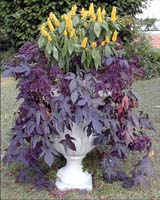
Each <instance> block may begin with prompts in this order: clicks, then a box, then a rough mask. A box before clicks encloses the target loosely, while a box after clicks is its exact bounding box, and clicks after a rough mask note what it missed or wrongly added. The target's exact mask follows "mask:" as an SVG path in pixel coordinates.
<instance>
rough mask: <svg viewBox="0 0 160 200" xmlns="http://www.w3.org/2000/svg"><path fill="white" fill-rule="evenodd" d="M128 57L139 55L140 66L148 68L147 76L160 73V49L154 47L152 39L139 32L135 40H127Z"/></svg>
mask: <svg viewBox="0 0 160 200" xmlns="http://www.w3.org/2000/svg"><path fill="white" fill-rule="evenodd" d="M125 49H126V57H127V58H129V57H132V56H133V55H138V57H139V59H140V67H144V68H145V69H146V78H151V77H153V76H158V75H160V50H158V49H153V48H152V46H151V44H150V40H149V39H148V38H146V37H145V35H144V34H142V33H139V34H137V37H135V38H134V40H132V41H131V40H126V41H125Z"/></svg>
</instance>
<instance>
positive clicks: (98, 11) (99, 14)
mask: <svg viewBox="0 0 160 200" xmlns="http://www.w3.org/2000/svg"><path fill="white" fill-rule="evenodd" d="M97 21H98V23H99V24H102V21H103V20H102V14H101V8H100V7H99V8H98V10H97Z"/></svg>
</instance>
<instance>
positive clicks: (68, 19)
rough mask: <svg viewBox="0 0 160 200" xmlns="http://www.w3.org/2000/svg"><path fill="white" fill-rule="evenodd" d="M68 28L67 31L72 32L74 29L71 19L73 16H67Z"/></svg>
mask: <svg viewBox="0 0 160 200" xmlns="http://www.w3.org/2000/svg"><path fill="white" fill-rule="evenodd" d="M66 29H67V31H68V32H69V33H70V32H71V30H72V29H73V26H72V19H71V16H70V15H68V17H67V21H66Z"/></svg>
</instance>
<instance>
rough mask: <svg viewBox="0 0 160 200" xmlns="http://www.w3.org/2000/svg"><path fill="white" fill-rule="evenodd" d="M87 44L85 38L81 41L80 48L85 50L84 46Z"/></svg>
mask: <svg viewBox="0 0 160 200" xmlns="http://www.w3.org/2000/svg"><path fill="white" fill-rule="evenodd" d="M87 42H88V38H87V37H85V38H84V39H83V40H82V43H81V47H82V48H84V49H85V48H86V45H87Z"/></svg>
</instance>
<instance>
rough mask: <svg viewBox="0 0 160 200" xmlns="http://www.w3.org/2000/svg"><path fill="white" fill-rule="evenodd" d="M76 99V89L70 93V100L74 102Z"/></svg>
mask: <svg viewBox="0 0 160 200" xmlns="http://www.w3.org/2000/svg"><path fill="white" fill-rule="evenodd" d="M77 99H78V92H77V90H75V91H73V92H72V94H71V100H72V102H73V104H75V102H76V101H77Z"/></svg>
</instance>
